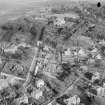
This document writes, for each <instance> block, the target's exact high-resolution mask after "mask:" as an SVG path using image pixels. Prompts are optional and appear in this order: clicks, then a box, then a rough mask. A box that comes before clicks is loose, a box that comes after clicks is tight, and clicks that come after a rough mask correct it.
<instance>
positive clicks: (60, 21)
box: [54, 18, 65, 26]
mask: <svg viewBox="0 0 105 105" xmlns="http://www.w3.org/2000/svg"><path fill="white" fill-rule="evenodd" d="M64 24H65V20H64V18H57V19H56V21H55V22H54V25H57V26H62V25H64Z"/></svg>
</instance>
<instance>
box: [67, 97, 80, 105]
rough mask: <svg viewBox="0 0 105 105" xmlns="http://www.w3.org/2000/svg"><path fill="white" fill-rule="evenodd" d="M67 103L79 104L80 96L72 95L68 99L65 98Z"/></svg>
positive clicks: (71, 104)
mask: <svg viewBox="0 0 105 105" xmlns="http://www.w3.org/2000/svg"><path fill="white" fill-rule="evenodd" d="M66 101H67V103H68V104H67V105H79V104H80V98H79V96H77V95H74V96H73V97H70V98H69V99H66Z"/></svg>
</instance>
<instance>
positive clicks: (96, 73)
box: [92, 72, 100, 82]
mask: <svg viewBox="0 0 105 105" xmlns="http://www.w3.org/2000/svg"><path fill="white" fill-rule="evenodd" d="M97 79H98V80H100V73H99V72H95V73H94V75H93V76H92V81H93V82H94V81H95V80H97Z"/></svg>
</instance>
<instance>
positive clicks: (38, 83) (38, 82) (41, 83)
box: [36, 79, 45, 89]
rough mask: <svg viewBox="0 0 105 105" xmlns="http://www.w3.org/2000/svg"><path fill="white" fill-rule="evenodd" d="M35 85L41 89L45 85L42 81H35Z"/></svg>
mask: <svg viewBox="0 0 105 105" xmlns="http://www.w3.org/2000/svg"><path fill="white" fill-rule="evenodd" d="M36 85H37V88H39V89H40V88H41V87H43V86H44V85H45V83H44V81H43V80H41V79H40V80H38V81H36Z"/></svg>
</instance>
